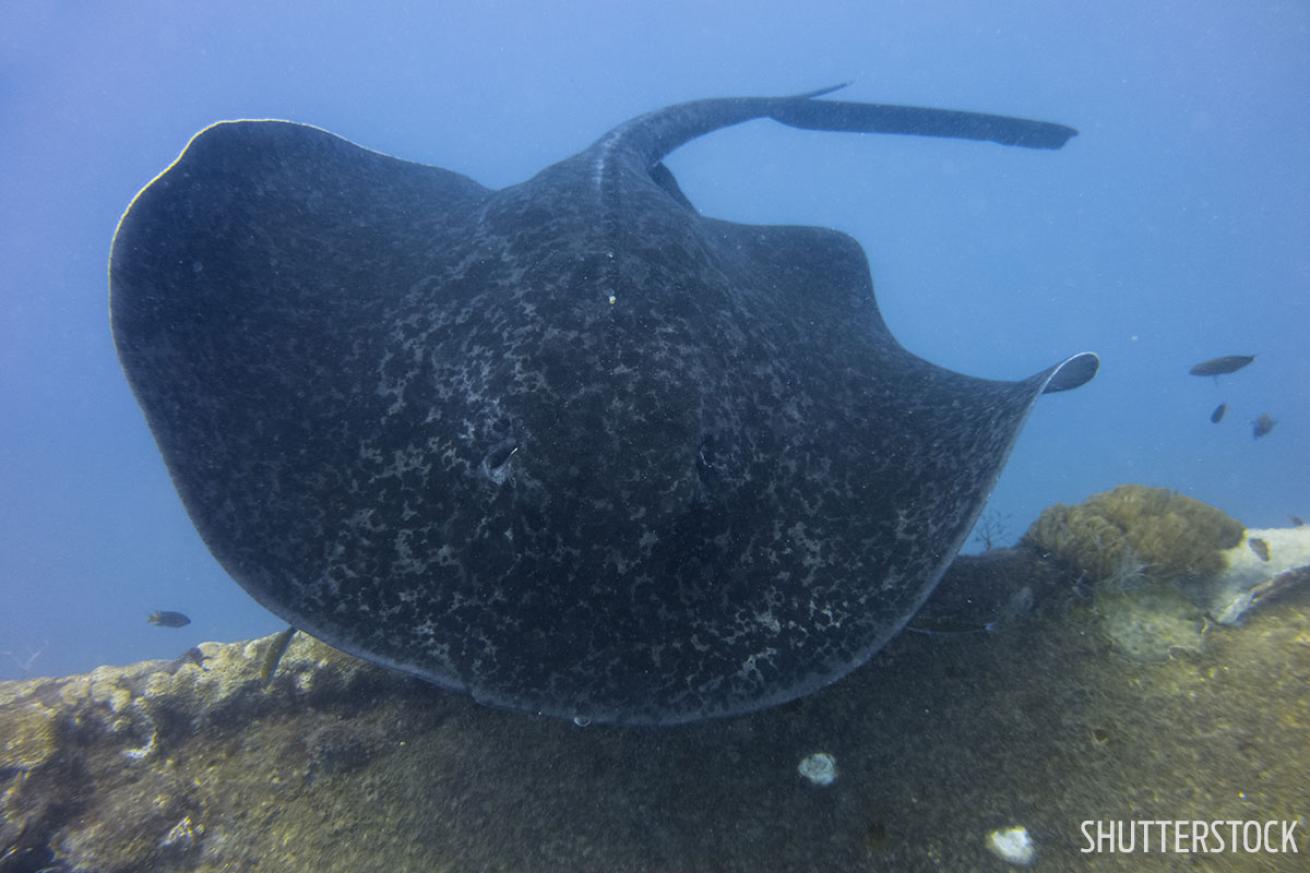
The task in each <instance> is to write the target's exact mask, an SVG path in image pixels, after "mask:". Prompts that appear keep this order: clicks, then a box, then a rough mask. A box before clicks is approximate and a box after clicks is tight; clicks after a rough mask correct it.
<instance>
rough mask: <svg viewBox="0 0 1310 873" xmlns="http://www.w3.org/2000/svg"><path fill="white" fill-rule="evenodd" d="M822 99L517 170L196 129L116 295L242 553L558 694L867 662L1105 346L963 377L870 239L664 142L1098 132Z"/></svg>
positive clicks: (715, 693)
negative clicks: (484, 171) (717, 200)
mask: <svg viewBox="0 0 1310 873" xmlns="http://www.w3.org/2000/svg"><path fill="white" fill-rule="evenodd" d="M829 90H831V89H829ZM821 93H827V92H826V91H825V92H816V93H815V94H810V95H804V96H800V97H787V98H768V99H764V98H760V99H721V100H704V101H699V102H694V103H687V104H682V105H679V106H673V107H670V108H667V109H663V110H660V111H658V112H653V113H650V114H648V115H644V116H641V117H640V118H637V119H634V120H632V121H629V122H627V123H626V124H623V125H621V126H619V127H617V128H615V129H614V130H612V131H610V132H609V133H608V134H606V135H605V136H604V137H602V138H601V139H600V140H599V141H597V142H596V143H595V144H594V145H592V146H591V147H590V148H588V149H587V150H585V151H583V152H581V153H580V154H577V155H575V156H573V157H571V158H569V159H567V160H565V161H563V162H561V163H558V164H556V165H554V166H552V167H549V168H547V169H545V170H543V171H542V172H540V173H539V174H537V175H536V176H535V177H533V178H532V179H530V180H529V181H527V182H524V183H523V184H520V185H515V186H512V187H509V188H505V189H503V190H500V191H491V190H488V189H486V188H484V187H482V186H481V185H478V184H477V183H476V182H473V181H471V180H469V179H467V178H465V177H464V176H461V175H458V174H456V173H452V172H449V171H447V170H441V169H437V168H434V167H428V166H423V165H421V164H414V163H409V162H406V161H402V160H398V159H396V158H392V157H388V156H385V155H381V154H378V153H376V152H372V151H368V150H366V149H363V148H360V147H359V146H356V145H353V144H352V143H349V142H347V141H346V140H344V139H341V138H340V137H337V136H334V135H332V134H329V133H326V132H324V131H322V130H319V129H316V128H314V127H309V126H306V125H303V124H293V123H288V122H281V121H233V122H221V123H218V124H215V125H213V126H211V127H208V128H206V129H205V130H203V131H201V132H200V133H198V134H197V135H196V136H195V137H194V138H193V139H192V140H191V142H190V143H188V145H187V146H186V148H185V150H183V152H182V154H181V156H179V157H178V159H177V161H176V162H174V163H173V165H172V166H170V167H169V168H168V169H167V170H165V171H164V172H163V173H162V174H161V175H160V176H159V177H158V178H156V179H155V180H154V181H153V182H151V183H150V184H149V185H148V186H146V188H145V189H144V190H142V191H141V193H140V194H138V195H137V197H136V199H135V200H133V201H132V204H131V205H130V206H129V207H128V209H127V212H126V213H125V214H124V216H123V219H122V221H121V223H120V225H119V227H118V231H117V234H116V236H115V238H114V243H113V253H112V259H111V266H110V286H111V314H112V320H113V331H114V340H115V342H116V343H117V346H118V353H119V356H120V358H121V360H122V363H123V367H124V369H125V370H126V372H127V376H128V379H129V380H130V381H131V383H132V387H133V389H134V391H135V392H136V396H137V399H138V400H139V401H140V403H141V406H142V407H143V408H144V410H145V413H146V418H147V420H148V421H149V424H150V427H151V429H152V430H153V432H154V435H155V439H156V440H157V442H158V444H159V448H160V451H161V452H162V453H163V456H164V460H165V461H166V463H167V464H168V468H169V471H170V473H171V474H172V477H173V482H174V484H175V485H176V487H177V490H178V492H179V493H180V495H181V497H182V500H183V502H184V504H185V505H186V508H187V511H188V512H189V513H190V515H191V518H192V520H193V521H194V522H195V525H196V528H197V529H198V530H199V532H200V534H201V536H202V537H204V540H205V542H206V543H207V544H208V546H209V548H210V549H211V550H212V552H213V553H214V555H215V556H216V557H217V558H218V560H219V561H220V562H221V563H222V565H223V566H224V567H225V568H226V569H227V571H228V572H229V573H231V574H232V576H233V577H234V578H236V580H237V581H238V582H239V583H240V584H241V585H242V586H244V587H245V589H246V590H247V591H249V592H250V593H251V594H252V595H253V596H254V597H255V598H256V599H257V600H258V601H259V602H260V603H262V604H264V605H265V606H266V607H268V608H269V609H270V610H272V611H273V612H275V613H277V614H278V615H279V616H281V617H282V618H284V619H285V620H287V621H289V622H291V623H293V624H294V625H295V626H296V627H298V628H302V629H304V630H306V631H308V632H309V633H311V634H313V635H315V636H318V637H320V638H322V639H323V640H325V641H326V642H328V643H330V644H332V645H334V646H337V647H339V648H341V649H344V650H346V651H349V652H353V653H354V654H357V655H360V656H362V657H364V658H367V659H369V660H371V661H375V662H377V663H380V664H384V665H388V666H391V667H395V668H398V669H401V670H405V671H408V672H411V673H414V674H417V675H419V676H423V677H425V678H427V679H430V680H432V681H433V682H436V683H439V684H441V685H443V686H446V687H450V688H456V689H462V690H465V691H468V692H470V693H471V694H473V695H474V696H475V697H476V698H477V699H478V700H481V701H483V702H487V703H493V704H497V705H503V706H509V707H513V708H516V709H524V710H532V711H538V712H545V713H549V714H551V715H560V716H565V717H580V718H589V719H594V720H599V721H618V722H628V723H668V722H678V721H689V720H694V719H698V718H705V717H710V716H718V715H727V714H731V713H739V712H746V711H750V710H753V709H758V708H760V707H764V706H768V705H770V704H775V703H779V702H782V701H785V700H789V699H792V698H795V697H798V696H800V695H802V694H805V693H807V692H809V691H811V690H813V689H815V688H818V687H820V686H822V685H824V684H826V683H829V682H832V681H833V680H834V679H836V678H838V677H840V676H842V675H843V674H845V673H846V672H848V671H850V670H851V669H853V668H854V667H855V666H857V665H858V664H860V663H862V662H864V661H865V660H867V659H868V658H869V657H870V655H871V654H872V653H873V652H875V651H876V650H877V649H878V648H879V647H881V646H882V645H883V644H884V643H885V642H887V640H888V639H889V638H891V637H892V636H893V635H894V634H895V633H896V632H897V631H899V630H900V629H901V627H902V626H903V625H904V624H905V623H906V621H907V620H908V619H909V617H910V616H911V615H912V614H913V613H914V612H915V610H916V609H918V607H919V606H920V604H922V602H923V601H924V598H925V597H927V596H928V594H929V592H930V591H931V590H932V588H933V586H934V584H935V583H936V582H937V580H938V579H939V578H940V576H941V574H942V572H943V569H944V568H945V566H946V565H947V563H948V562H949V561H950V560H951V558H952V557H953V556H954V555H955V553H956V550H957V549H958V548H959V546H960V544H961V542H962V541H963V539H964V537H965V536H966V534H967V533H968V532H969V529H970V527H971V525H972V524H973V522H974V520H975V518H976V517H977V515H978V512H979V508H980V506H981V504H982V502H983V500H984V499H985V497H986V495H987V493H988V491H989V489H990V488H991V487H992V484H993V483H994V481H995V480H996V477H997V474H998V473H999V471H1000V469H1001V466H1002V465H1003V463H1004V461H1005V458H1006V456H1007V454H1008V453H1009V451H1010V448H1011V446H1012V445H1013V443H1014V440H1015V436H1016V434H1017V432H1018V430H1019V428H1020V426H1021V424H1022V423H1023V420H1024V419H1025V417H1026V416H1027V414H1028V412H1029V410H1030V408H1031V406H1032V404H1033V402H1034V400H1035V399H1036V397H1037V396H1038V395H1039V394H1042V393H1044V392H1051V391H1058V390H1063V389H1066V388H1072V387H1075V386H1077V385H1080V384H1082V383H1083V382H1085V381H1087V380H1088V379H1089V378H1091V377H1092V375H1093V374H1094V373H1095V371H1096V367H1097V361H1096V358H1095V356H1093V355H1090V354H1083V355H1078V356H1075V357H1072V358H1070V359H1068V360H1066V361H1065V362H1063V363H1061V364H1059V365H1057V366H1055V367H1052V368H1050V369H1048V370H1046V371H1044V372H1042V373H1039V374H1037V375H1036V376H1033V377H1032V378H1030V379H1026V380H1023V381H1021V382H998V381H989V380H983V379H975V378H970V377H967V376H962V375H959V374H957V373H952V372H950V371H947V370H944V369H941V368H939V367H936V366H933V365H932V364H929V363H927V362H925V361H923V360H920V359H919V358H916V357H915V356H914V355H912V354H910V353H909V352H907V351H906V350H905V349H903V348H902V347H901V346H900V345H899V344H898V343H897V342H896V340H895V339H894V338H893V337H892V335H891V334H890V333H889V332H888V330H887V327H886V325H885V324H884V323H883V320H882V318H881V317H880V316H879V313H878V307H877V305H876V303H875V302H874V295H873V287H872V283H871V281H870V278H869V270H868V265H867V262H866V260H865V256H864V252H863V251H862V250H861V248H860V246H859V245H858V244H857V243H856V242H855V241H854V240H852V239H850V238H849V237H846V236H844V235H842V234H840V233H836V232H834V231H831V230H824V229H820V228H809V227H756V226H750V225H742V224H735V223H731V222H726V221H716V220H713V219H710V218H706V217H703V216H701V215H700V214H698V213H697V212H696V210H695V209H694V208H692V206H691V204H690V203H689V202H688V200H687V198H686V197H685V196H683V194H682V192H681V191H679V189H678V186H677V183H676V182H675V181H674V179H673V176H672V174H671V173H670V172H669V171H668V169H666V168H665V167H664V165H663V164H662V163H661V159H662V158H663V157H664V156H665V155H667V154H668V153H669V152H671V151H673V150H674V149H676V148H677V147H678V146H680V145H682V144H683V143H685V142H687V141H688V140H691V139H693V138H695V137H698V136H701V135H702V134H705V133H709V132H711V131H713V130H716V129H718V128H721V127H725V126H727V125H732V124H737V123H740V122H744V121H748V120H750V119H755V118H772V119H774V120H776V121H780V122H782V123H784V124H787V125H790V126H793V127H801V128H809V129H814V130H844V131H867V132H882V133H900V134H919V135H927V136H940V137H954V138H960V139H974V140H990V141H992V142H996V143H1001V144H1005V145H1017V146H1026V147H1030V148H1042V149H1054V148H1059V147H1060V146H1061V145H1063V144H1064V142H1065V141H1066V140H1067V139H1068V138H1069V137H1071V136H1073V135H1074V133H1075V131H1073V130H1072V129H1070V128H1067V127H1062V126H1060V125H1054V124H1046V123H1042V122H1036V121H1027V120H1022V119H1015V118H1003V117H997V116H991V115H979V114H975V113H967V112H950V111H943V110H936V109H919V108H909V107H898V106H879V105H870V104H859V103H848V102H836V101H822V100H816V99H813V98H814V97H816V96H818V95H819V94H821Z"/></svg>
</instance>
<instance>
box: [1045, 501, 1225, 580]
mask: <svg viewBox="0 0 1310 873" xmlns="http://www.w3.org/2000/svg"><path fill="white" fill-rule="evenodd" d="M1242 531H1243V528H1242V524H1241V522H1238V521H1236V520H1234V519H1232V518H1229V517H1228V516H1227V515H1226V514H1224V513H1223V512H1222V511H1221V510H1219V509H1216V508H1215V507H1213V506H1209V505H1207V504H1205V503H1202V502H1201V501H1199V500H1194V499H1192V498H1190V497H1186V496H1184V495H1182V494H1178V493H1177V492H1174V491H1170V490H1168V489H1165V488H1148V487H1146V486H1144V485H1120V486H1119V487H1117V488H1114V489H1112V490H1110V491H1106V492H1103V493H1101V494H1094V495H1092V496H1091V497H1090V498H1088V499H1087V501H1086V502H1084V503H1080V504H1078V505H1077V506H1067V505H1064V504H1057V505H1055V506H1052V507H1050V508H1048V509H1046V510H1045V511H1043V512H1042V514H1041V516H1039V517H1038V519H1037V521H1035V522H1034V523H1033V525H1032V527H1030V528H1029V529H1028V532H1027V533H1026V534H1025V535H1024V542H1025V543H1026V544H1027V545H1030V546H1032V547H1035V548H1037V549H1040V550H1042V551H1044V552H1049V553H1050V554H1052V555H1054V556H1055V557H1057V558H1058V559H1060V560H1062V561H1064V562H1066V563H1067V564H1069V565H1070V566H1071V567H1072V568H1074V569H1075V571H1076V572H1079V573H1081V574H1083V575H1084V577H1085V578H1087V579H1088V580H1091V581H1096V580H1102V579H1108V578H1112V577H1115V576H1120V575H1123V574H1124V572H1125V570H1127V571H1129V572H1132V571H1133V570H1134V569H1135V568H1143V567H1142V565H1144V568H1143V569H1145V571H1146V572H1147V573H1148V574H1149V575H1150V577H1151V578H1153V579H1156V580H1159V581H1165V582H1184V583H1186V582H1193V581H1201V580H1204V579H1206V578H1208V577H1211V576H1213V575H1214V574H1216V573H1218V572H1219V571H1220V570H1222V569H1223V567H1224V562H1223V558H1222V554H1221V553H1222V552H1223V551H1224V550H1225V549H1229V548H1232V547H1233V546H1235V545H1237V544H1238V543H1239V542H1241V539H1242Z"/></svg>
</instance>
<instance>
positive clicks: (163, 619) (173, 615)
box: [146, 610, 191, 627]
mask: <svg viewBox="0 0 1310 873" xmlns="http://www.w3.org/2000/svg"><path fill="white" fill-rule="evenodd" d="M146 621H148V622H150V623H151V624H157V625H159V626H160V627H186V626H187V625H189V624H191V619H189V618H187V617H186V616H185V615H183V614H182V613H180V612H169V611H167V610H163V611H159V612H152V613H150V616H149V617H148V618H147V619H146Z"/></svg>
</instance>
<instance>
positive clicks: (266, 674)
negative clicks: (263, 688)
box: [259, 625, 296, 685]
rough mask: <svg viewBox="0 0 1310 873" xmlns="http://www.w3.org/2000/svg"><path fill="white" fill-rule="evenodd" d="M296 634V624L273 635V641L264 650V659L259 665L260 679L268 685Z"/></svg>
mask: <svg viewBox="0 0 1310 873" xmlns="http://www.w3.org/2000/svg"><path fill="white" fill-rule="evenodd" d="M295 635H296V628H295V626H294V625H292V626H290V627H288V628H287V629H286V630H284V631H282V632H280V633H279V634H278V635H277V636H275V637H273V640H272V642H270V643H269V644H268V649H267V650H266V651H265V652H264V658H263V661H262V662H261V663H260V665H259V681H260V682H262V683H264V684H265V685H267V684H268V683H269V680H270V679H272V678H273V674H274V673H276V672H277V665H278V664H280V663H282V656H283V655H285V654H286V653H287V646H290V645H291V638H292V637H293V636H295Z"/></svg>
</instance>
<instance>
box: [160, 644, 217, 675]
mask: <svg viewBox="0 0 1310 873" xmlns="http://www.w3.org/2000/svg"><path fill="white" fill-rule="evenodd" d="M207 660H209V659H208V656H206V655H205V653H204V652H202V651H200V647H199V646H193V647H191V648H189V649H187V650H186V651H185V652H183V653H182V654H181V655H179V656H178V657H177V658H176V659H174V661H173V663H172V664H171V665H170V666H169V668H168V672H170V673H176V672H177V671H178V670H181V669H182V668H183V667H185V666H186V665H187V664H195V665H196V666H197V667H199V668H200V669H201V670H203V669H205V661H207Z"/></svg>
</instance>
